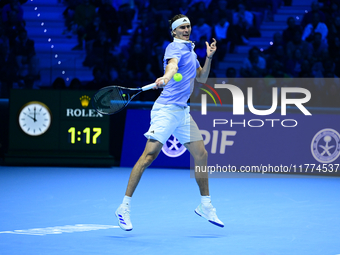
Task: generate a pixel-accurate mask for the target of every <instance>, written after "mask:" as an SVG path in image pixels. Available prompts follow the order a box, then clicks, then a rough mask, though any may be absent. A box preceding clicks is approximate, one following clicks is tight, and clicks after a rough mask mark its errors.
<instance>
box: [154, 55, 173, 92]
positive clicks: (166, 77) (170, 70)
mask: <svg viewBox="0 0 340 255" xmlns="http://www.w3.org/2000/svg"><path fill="white" fill-rule="evenodd" d="M177 70H178V59H177V58H172V59H170V60H169V61H168V64H167V66H166V68H165V73H164V75H163V76H162V77H159V78H158V79H157V80H156V81H155V82H156V84H157V87H158V88H160V87H164V86H165V85H166V84H168V82H169V81H170V80H171V79H172V77H173V76H174V74H175V73H177ZM163 81H164V83H163Z"/></svg>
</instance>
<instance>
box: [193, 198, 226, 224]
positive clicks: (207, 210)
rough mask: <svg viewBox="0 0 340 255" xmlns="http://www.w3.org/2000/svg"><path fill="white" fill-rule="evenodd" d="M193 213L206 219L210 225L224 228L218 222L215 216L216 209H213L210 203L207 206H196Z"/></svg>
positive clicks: (220, 222)
mask: <svg viewBox="0 0 340 255" xmlns="http://www.w3.org/2000/svg"><path fill="white" fill-rule="evenodd" d="M195 213H196V214H197V215H199V216H201V217H203V218H205V219H207V220H208V221H209V222H210V223H212V224H214V225H216V226H219V227H221V228H223V227H224V223H223V222H222V221H220V220H219V219H218V217H217V215H216V209H215V208H214V207H213V205H212V204H211V203H209V204H208V205H207V206H206V205H203V204H202V203H201V204H199V205H198V206H197V208H196V209H195Z"/></svg>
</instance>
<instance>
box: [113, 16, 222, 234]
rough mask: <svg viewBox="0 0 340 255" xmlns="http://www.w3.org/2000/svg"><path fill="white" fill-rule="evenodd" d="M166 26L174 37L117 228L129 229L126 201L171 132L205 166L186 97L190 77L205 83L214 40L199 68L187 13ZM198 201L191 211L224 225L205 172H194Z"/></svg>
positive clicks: (191, 85) (189, 93)
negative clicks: (141, 150)
mask: <svg viewBox="0 0 340 255" xmlns="http://www.w3.org/2000/svg"><path fill="white" fill-rule="evenodd" d="M169 23H170V29H171V33H172V36H173V37H174V40H173V42H172V43H170V44H169V45H168V47H167V48H166V50H165V55H164V59H163V61H164V68H165V72H164V75H163V76H162V77H160V78H158V79H157V80H156V81H155V82H156V86H155V88H160V87H164V89H163V91H162V93H161V95H160V96H159V97H158V98H157V100H156V102H155V103H154V105H153V108H152V110H151V125H150V128H149V130H148V132H146V133H145V134H144V135H145V137H146V138H147V139H148V140H147V142H146V146H145V149H144V152H143V154H142V156H141V157H140V158H139V160H138V161H137V163H136V164H135V166H134V167H133V169H132V171H131V174H130V179H129V182H128V186H127V189H126V193H125V197H124V199H123V202H122V204H121V205H120V206H119V207H118V209H117V211H116V213H115V214H116V217H117V218H118V223H119V226H120V228H121V229H123V230H126V231H130V230H132V224H131V220H130V204H131V198H132V195H133V193H134V191H135V189H136V187H137V185H138V183H139V181H140V178H141V176H142V174H143V172H144V170H145V169H146V168H147V167H148V166H149V165H150V164H151V163H152V162H153V161H154V160H155V159H156V158H157V156H158V154H159V152H160V151H161V149H162V146H163V144H164V143H165V142H166V141H167V140H168V138H169V137H170V136H171V134H173V135H174V136H175V137H176V138H177V139H178V140H179V141H180V142H181V143H182V144H183V145H184V146H185V147H186V148H187V149H188V150H189V152H190V154H191V155H192V156H193V158H194V160H195V165H196V166H202V167H204V166H206V165H207V158H208V153H207V151H206V150H205V148H204V143H203V138H202V135H201V133H200V131H199V129H198V127H197V125H196V123H195V121H194V120H193V119H192V117H191V115H190V113H189V106H188V104H187V101H188V99H189V97H190V95H191V93H192V90H193V82H194V81H193V80H194V78H196V80H197V81H199V82H202V83H205V82H206V80H207V78H208V75H209V72H210V65H211V60H212V58H213V55H214V54H215V52H216V40H215V39H213V42H212V43H211V44H210V45H209V44H208V42H206V46H207V56H206V60H205V63H204V66H203V68H202V67H201V66H200V64H199V62H198V60H197V55H196V53H195V52H194V47H195V45H194V43H193V42H192V41H190V33H191V24H190V20H189V18H188V17H187V16H185V15H182V14H179V15H176V16H174V17H173V18H172V19H171V20H170V21H169ZM177 72H178V73H181V74H182V76H183V79H182V80H181V81H179V82H176V81H175V80H174V79H173V76H174V74H175V73H177ZM195 178H196V182H197V184H198V187H199V190H200V194H201V203H200V204H199V206H198V207H197V208H196V210H195V212H196V214H198V215H199V216H202V217H204V218H205V219H207V220H208V221H209V222H211V223H212V224H215V225H217V226H219V227H224V224H223V222H222V221H220V220H219V219H218V217H217V215H216V209H215V208H214V207H213V206H212V204H211V198H210V194H209V181H208V173H207V172H206V173H202V172H200V173H198V172H195Z"/></svg>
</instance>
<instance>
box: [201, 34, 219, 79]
mask: <svg viewBox="0 0 340 255" xmlns="http://www.w3.org/2000/svg"><path fill="white" fill-rule="evenodd" d="M205 44H206V46H207V57H206V58H205V62H204V66H203V68H202V67H199V68H197V73H196V80H197V81H198V82H201V83H205V82H206V81H207V79H208V77H209V73H210V67H211V60H212V58H213V55H214V54H215V52H216V50H217V47H216V44H217V42H216V40H215V39H214V38H213V42H212V43H211V44H210V45H209V43H208V42H205Z"/></svg>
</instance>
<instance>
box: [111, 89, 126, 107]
mask: <svg viewBox="0 0 340 255" xmlns="http://www.w3.org/2000/svg"><path fill="white" fill-rule="evenodd" d="M123 94H124V93H123V91H122V90H121V89H119V88H113V89H112V91H111V93H110V97H109V102H108V103H109V105H110V109H111V112H116V111H119V110H120V109H122V108H124V107H125V105H126V104H127V100H126V98H125V97H123V96H122V95H123Z"/></svg>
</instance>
